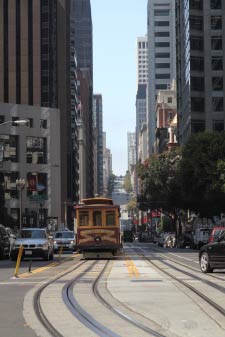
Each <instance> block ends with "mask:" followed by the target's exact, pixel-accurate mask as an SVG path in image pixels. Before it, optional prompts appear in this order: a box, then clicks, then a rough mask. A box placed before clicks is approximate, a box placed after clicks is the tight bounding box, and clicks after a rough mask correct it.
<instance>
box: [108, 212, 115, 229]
mask: <svg viewBox="0 0 225 337" xmlns="http://www.w3.org/2000/svg"><path fill="white" fill-rule="evenodd" d="M115 219H116V217H115V212H111V211H110V212H106V226H115V225H116V221H115Z"/></svg>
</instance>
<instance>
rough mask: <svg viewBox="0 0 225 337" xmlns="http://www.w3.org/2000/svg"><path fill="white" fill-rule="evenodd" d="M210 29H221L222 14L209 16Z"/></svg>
mask: <svg viewBox="0 0 225 337" xmlns="http://www.w3.org/2000/svg"><path fill="white" fill-rule="evenodd" d="M211 29H213V30H218V29H222V16H211Z"/></svg>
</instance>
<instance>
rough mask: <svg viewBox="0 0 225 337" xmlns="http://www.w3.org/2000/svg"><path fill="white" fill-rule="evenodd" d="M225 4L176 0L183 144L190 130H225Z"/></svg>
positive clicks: (181, 136) (208, 0)
mask: <svg viewBox="0 0 225 337" xmlns="http://www.w3.org/2000/svg"><path fill="white" fill-rule="evenodd" d="M224 18H225V6H224V2H223V1H222V0H204V1H203V0H199V1H178V0H177V1H176V19H177V23H176V27H177V89H178V114H179V116H178V117H179V118H178V125H179V140H180V143H181V144H182V143H185V142H186V141H187V139H188V137H189V135H190V134H191V133H195V132H200V131H205V130H210V131H223V130H224V118H225V115H224V90H225V86H224V59H225V49H224V40H225V29H224V28H225V20H224Z"/></svg>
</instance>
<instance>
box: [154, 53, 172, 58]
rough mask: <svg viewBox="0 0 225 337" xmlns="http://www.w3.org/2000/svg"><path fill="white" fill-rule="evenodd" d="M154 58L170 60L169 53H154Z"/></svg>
mask: <svg viewBox="0 0 225 337" xmlns="http://www.w3.org/2000/svg"><path fill="white" fill-rule="evenodd" d="M155 57H156V58H170V53H155Z"/></svg>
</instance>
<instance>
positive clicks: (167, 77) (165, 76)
mask: <svg viewBox="0 0 225 337" xmlns="http://www.w3.org/2000/svg"><path fill="white" fill-rule="evenodd" d="M155 78H156V79H161V80H163V79H170V74H155Z"/></svg>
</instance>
